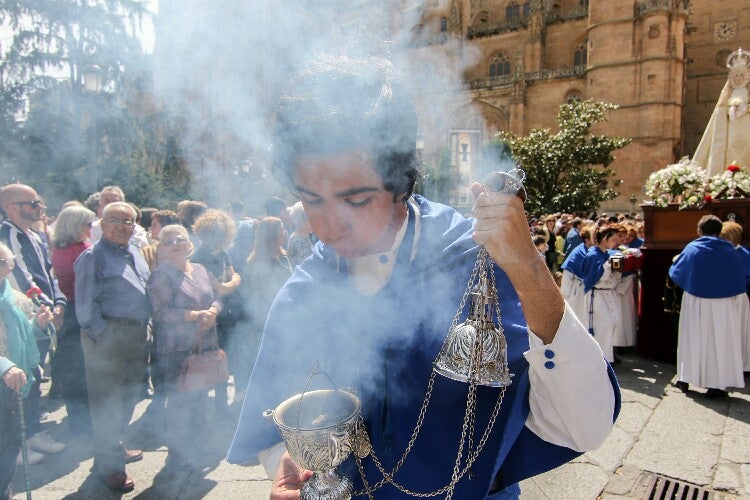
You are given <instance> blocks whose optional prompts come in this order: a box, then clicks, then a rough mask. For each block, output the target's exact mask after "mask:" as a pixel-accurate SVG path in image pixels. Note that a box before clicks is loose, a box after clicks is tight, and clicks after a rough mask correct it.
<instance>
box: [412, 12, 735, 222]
mask: <svg viewBox="0 0 750 500" xmlns="http://www.w3.org/2000/svg"><path fill="white" fill-rule="evenodd" d="M516 3H517V4H518V6H519V11H520V19H508V18H507V14H508V11H507V8H508V6H509V5H510V4H511V2H510V1H503V0H501V1H489V0H450V1H446V2H441V3H440V6H441V8H436V9H433V10H430V9H429V8H427V9H426V12H425V18H426V19H436V20H439V19H440V18H441V17H445V18H447V19H449V23H448V24H449V25H450V26H455V27H456V29H460V31H461V32H460V33H454V36H455V35H457V36H460V37H463V38H464V39H466V40H468V42H469V43H471V44H474V45H476V46H477V47H478V48H479V50H480V53H481V54H482V57H481V58H480V60H479V61H478V62H477V63H476V64H474V65H473V66H471V67H470V68H469V69H468V70H467V71H466V80H467V82H470V85H469V87H470V88H469V89H468V90H467V93H468V97H469V100H470V101H472V102H474V103H475V104H476V107H475V110H476V111H475V113H476V114H478V115H481V117H484V118H485V119H488V120H489V121H488V125H487V126H486V127H485V130H484V133H483V135H482V140H484V141H488V140H490V139H491V138H492V136H493V134H494V130H502V127H503V126H506V127H507V128H506V130H511V131H513V132H514V133H517V134H526V133H528V132H529V131H530V130H531V129H533V128H540V127H547V128H553V129H554V128H555V127H556V123H557V122H556V118H557V109H558V106H559V105H560V104H561V103H563V102H566V100H567V99H569V98H571V97H572V96H578V97H581V98H584V99H588V98H591V99H596V100H601V101H606V102H613V103H615V104H617V105H619V106H620V108H619V109H618V110H616V111H613V112H610V113H609V115H608V120H607V122H605V123H603V124H601V125H599V126H598V127H596V130H595V133H600V134H607V135H618V136H624V137H631V138H632V139H633V142H632V144H631V145H630V146H628V147H626V148H624V149H622V150H620V151H618V152H616V161H615V163H614V164H613V165H612V166H613V167H614V168H615V170H616V171H617V176H618V177H619V178H622V180H623V183H622V185H621V186H620V187H619V188H618V189H619V191H621V193H622V194H621V195H620V197H619V198H618V199H616V200H613V201H612V202H610V203H608V204H606V206H605V207H603V208H605V209H630V208H632V204H631V202H630V199H631V198H632V197H633V196H635V197H636V198H637V199H638V200H639V201H640V200H642V199H643V185H644V183H645V180H646V178H647V177H648V176H649V174H650V173H651V172H653V171H655V170H657V169H659V168H662V167H664V166H666V165H667V164H669V163H673V162H674V161H676V160H678V159H679V157H680V156H682V155H684V154H690V155H692V153H693V151H694V149H695V146H696V145H697V143H698V141H699V140H700V136H701V134H702V132H703V129H704V128H705V126H706V124H707V122H708V118H709V115H710V113H711V111H712V109H713V106H714V105H715V103H716V99H717V97H718V94H719V91H720V90H721V87H722V86H723V84H724V82H725V81H726V68H725V67H724V61H725V60H726V55H728V53H729V52H730V51H732V50H735V49H736V48H737V47H739V46H740V45H742V43H743V42H745V45H746V46H747V47H750V43H747V40H746V38H750V0H740V1H736V2H715V1H711V0H692V1H690V2H688V1H683V0H589V1H585V0H530V1H529V2H525V1H517V2H516ZM526 3H528V7H525V4H526ZM426 5H429V2H428V3H427V4H426ZM455 13H459V14H460V19H457V18H456V15H455ZM524 14H527V15H524ZM721 23H729V26H727V25H725V24H721ZM732 23H734V24H732ZM717 26H720V27H721V29H719V28H717ZM732 26H734V28H732ZM732 29H734V30H735V31H734V32H733V31H732ZM717 30H718V31H717ZM743 30H744V31H743ZM716 33H719V35H718V36H719V37H721V38H724V39H726V40H723V41H722V42H721V43H718V42H717V40H716V37H717V35H716ZM732 33H735V34H734V35H732ZM744 33H748V34H744ZM583 42H585V47H586V64H585V65H584V66H578V67H576V66H575V54H576V50H577V49H580V47H581V44H582V43H583ZM500 51H502V52H503V53H505V54H506V56H507V57H508V59H509V60H510V63H511V71H510V74H508V75H503V76H499V77H495V78H490V69H489V68H490V64H491V62H492V58H493V57H494V56H495V55H496V54H497V53H499V52H500ZM720 51H723V52H721V53H720ZM717 60H720V64H719V63H717ZM471 109H472V108H471V107H468V108H467V107H466V106H464V111H463V113H464V115H465V114H466V113H467V112H470V110H471ZM493 110H495V111H493ZM499 110H502V112H500V111H499ZM500 116H502V119H500V118H499V117H500ZM504 120H507V125H504ZM462 121H463V122H466V121H467V119H466V118H463V119H462ZM454 126H455V127H456V128H460V125H459V124H457V125H454V124H450V125H449V128H450V127H454ZM446 146H449V145H446V144H445V143H442V144H438V145H430V144H426V147H427V149H426V155H427V160H428V161H429V159H430V158H429V155H430V149H431V148H432V149H434V151H438V150H440V149H441V148H445V147H446Z"/></svg>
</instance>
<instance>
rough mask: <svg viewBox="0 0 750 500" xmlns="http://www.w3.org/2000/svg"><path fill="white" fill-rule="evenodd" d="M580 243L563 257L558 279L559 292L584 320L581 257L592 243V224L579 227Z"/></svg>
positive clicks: (584, 296)
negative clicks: (560, 276) (559, 278)
mask: <svg viewBox="0 0 750 500" xmlns="http://www.w3.org/2000/svg"><path fill="white" fill-rule="evenodd" d="M579 229H580V231H579V234H580V238H581V243H579V244H578V245H577V246H576V247H575V248H573V249H572V250H571V251H570V253H569V254H568V256H567V257H566V258H565V262H563V264H562V266H560V269H562V271H563V274H562V279H561V280H560V293H562V295H563V298H564V299H565V301H566V302H567V303H568V305H570V307H571V308H572V309H573V312H575V314H576V316H577V317H578V319H580V320H581V321H584V320H585V319H586V318H587V316H586V314H587V309H586V294H585V292H584V291H583V280H582V279H581V278H579V276H583V267H582V266H583V259H584V258H585V257H586V253H587V252H588V250H589V247H590V246H591V245H592V240H591V231H592V230H593V227H592V226H585V227H582V228H581V227H579Z"/></svg>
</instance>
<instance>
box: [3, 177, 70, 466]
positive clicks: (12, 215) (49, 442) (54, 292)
mask: <svg viewBox="0 0 750 500" xmlns="http://www.w3.org/2000/svg"><path fill="white" fill-rule="evenodd" d="M0 208H2V211H3V215H4V217H5V220H4V221H3V223H2V225H0V240H2V241H3V242H4V243H5V244H6V245H7V246H8V248H10V250H11V252H13V255H14V257H15V259H16V266H15V268H14V269H13V273H12V275H11V276H9V278H10V279H11V282H15V283H13V285H14V287H15V288H16V289H17V290H18V291H20V292H21V293H27V291H28V290H30V289H31V288H37V289H39V290H41V293H39V295H38V298H39V301H40V302H41V303H42V304H44V305H46V306H48V307H50V308H51V309H52V310H53V313H54V325H55V327H58V328H59V327H60V325H61V324H62V318H63V315H64V312H65V306H66V303H67V302H66V299H65V295H64V294H63V293H62V292H61V291H60V287H59V286H58V283H57V278H55V276H54V274H53V272H52V261H51V260H50V257H49V253H48V252H47V246H46V245H45V243H43V241H42V238H41V237H40V235H39V234H38V233H36V232H34V231H33V230H32V229H31V227H32V225H33V224H34V223H36V222H38V221H40V220H41V219H42V217H43V215H44V209H45V208H46V207H45V205H44V200H42V199H41V198H40V197H39V194H37V192H36V190H35V189H34V188H32V187H31V186H27V185H25V184H8V185H6V186H3V187H2V188H0ZM37 347H38V348H39V352H40V359H39V362H40V363H43V362H44V358H45V356H46V355H47V349H48V347H49V339H47V338H44V339H41V338H40V339H38V340H37ZM34 370H35V373H34V376H35V378H36V382H35V383H34V385H33V386H32V387H31V389H30V391H29V395H28V397H27V398H26V400H25V405H24V407H25V408H24V409H25V410H26V413H25V416H26V429H27V433H28V435H30V436H32V438H31V439H29V446H30V447H31V448H32V449H33V450H36V451H41V452H44V453H59V452H61V451H63V450H64V449H65V445H64V444H62V443H59V442H57V441H56V440H55V439H53V438H52V437H51V436H50V435H49V434H47V433H44V432H42V428H41V425H40V423H39V419H40V417H41V410H40V409H39V400H40V398H41V390H40V389H39V383H40V381H41V378H42V376H41V375H42V374H41V370H40V369H39V368H38V367H37V368H35V369H34Z"/></svg>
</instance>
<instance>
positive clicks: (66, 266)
mask: <svg viewBox="0 0 750 500" xmlns="http://www.w3.org/2000/svg"><path fill="white" fill-rule="evenodd" d="M90 246H91V243H73V244H72V245H68V246H66V247H65V248H53V249H52V268H53V269H54V270H55V275H56V276H57V283H58V284H59V285H60V290H61V291H62V293H64V294H65V297H66V298H67V299H68V303H69V304H70V303H71V302H75V287H74V284H75V280H76V277H75V272H74V270H73V264H74V263H75V261H76V259H77V258H78V256H79V255H81V254H82V253H83V251H84V250H86V249H87V248H88V247H90Z"/></svg>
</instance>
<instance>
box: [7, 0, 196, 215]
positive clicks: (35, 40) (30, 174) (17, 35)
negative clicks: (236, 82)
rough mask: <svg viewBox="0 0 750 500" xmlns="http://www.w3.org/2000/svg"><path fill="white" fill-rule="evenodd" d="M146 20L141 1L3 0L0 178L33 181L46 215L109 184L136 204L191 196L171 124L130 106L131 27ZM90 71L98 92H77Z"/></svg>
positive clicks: (136, 85) (136, 50) (138, 74)
mask: <svg viewBox="0 0 750 500" xmlns="http://www.w3.org/2000/svg"><path fill="white" fill-rule="evenodd" d="M145 15H146V7H145V0H5V1H3V2H2V3H0V22H1V23H2V24H4V25H5V26H8V27H9V28H10V29H11V30H12V31H13V37H12V38H10V39H9V40H10V43H9V45H7V46H6V45H3V46H2V47H0V49H1V50H2V60H0V182H2V183H3V184H4V183H7V182H11V181H18V182H24V183H27V184H30V185H33V186H34V187H35V188H36V189H37V190H38V191H39V192H40V193H41V194H42V195H43V196H45V198H46V199H47V202H48V205H49V206H50V207H52V208H53V210H54V208H56V207H58V206H59V205H60V204H61V203H63V202H65V201H67V200H70V199H79V200H83V199H85V198H86V197H87V196H88V195H89V194H90V193H92V192H94V191H96V190H98V189H100V188H101V187H102V186H104V185H106V184H118V185H120V186H121V187H122V188H123V190H124V191H125V193H126V194H127V196H128V200H129V201H132V202H134V203H136V204H139V205H155V206H158V207H167V206H173V205H174V204H175V202H176V201H177V200H179V199H183V198H186V197H188V196H189V191H190V185H191V184H190V181H191V179H190V175H189V173H188V172H187V170H186V168H185V165H184V162H182V161H181V160H180V158H181V152H180V147H179V144H178V142H177V141H176V140H175V139H174V132H173V130H174V126H173V125H172V124H171V123H170V120H169V119H168V117H166V116H164V115H163V114H153V115H150V116H144V115H142V114H139V113H138V109H137V108H138V106H133V105H132V104H133V103H136V102H138V100H139V99H141V98H142V93H141V91H140V86H141V84H142V83H143V81H144V78H143V74H144V70H145V69H146V65H145V58H144V55H143V54H142V50H141V45H140V40H138V38H137V37H136V36H135V32H134V30H135V29H136V28H137V27H138V26H139V25H140V23H141V22H142V19H143V17H144V16H145ZM92 67H96V68H97V69H98V71H99V74H100V76H101V78H102V92H99V93H89V92H86V91H85V89H84V79H83V74H84V72H86V71H87V70H88V69H90V68H92ZM51 75H55V77H52V76H51ZM61 75H65V76H64V77H60V76H61Z"/></svg>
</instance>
